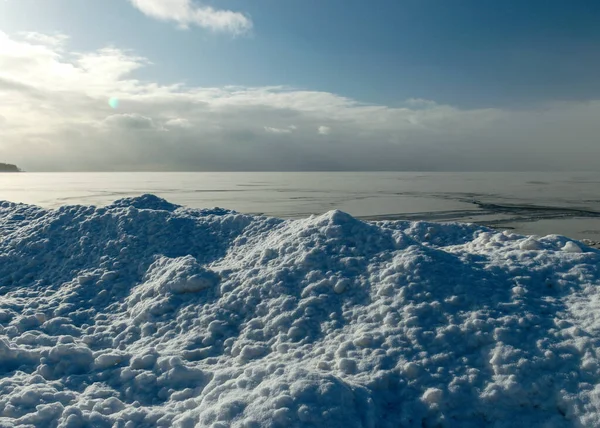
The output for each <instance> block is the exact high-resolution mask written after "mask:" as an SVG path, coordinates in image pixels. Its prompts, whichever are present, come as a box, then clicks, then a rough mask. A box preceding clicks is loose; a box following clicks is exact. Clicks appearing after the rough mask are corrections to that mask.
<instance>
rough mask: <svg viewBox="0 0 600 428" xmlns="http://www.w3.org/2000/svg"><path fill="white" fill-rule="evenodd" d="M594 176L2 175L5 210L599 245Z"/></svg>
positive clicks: (599, 203) (597, 176)
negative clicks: (509, 235) (137, 199)
mask: <svg viewBox="0 0 600 428" xmlns="http://www.w3.org/2000/svg"><path fill="white" fill-rule="evenodd" d="M599 184H600V173H596V172H576V173H575V172H573V173H569V172H560V173H557V172H518V173H515V172H510V173H505V172H471V173H446V172H436V173H433V172H234V173H232V172H217V173H215V172H205V173H197V172H192V173H160V172H157V173H21V174H2V175H0V200H8V201H12V202H24V203H28V204H35V205H39V206H42V207H46V208H56V207H59V206H62V205H74V204H84V205H99V206H101V205H106V204H109V203H111V202H113V201H114V200H116V199H119V198H124V197H131V196H138V195H141V194H145V193H152V194H155V195H157V196H160V197H163V198H165V199H167V200H169V201H170V202H173V203H178V204H182V205H185V206H188V207H192V208H207V207H223V208H228V209H233V210H236V211H239V212H243V213H251V214H256V213H260V214H266V215H269V216H274V217H281V218H302V217H306V216H308V215H310V214H321V213H324V212H327V211H329V210H332V209H339V210H342V211H345V212H348V213H349V214H352V215H353V216H355V217H357V218H361V219H376V220H381V219H406V220H427V221H436V222H437V221H444V222H445V221H459V222H473V223H477V224H482V225H486V226H491V227H495V228H498V229H509V230H514V231H515V232H518V233H522V234H537V235H547V234H561V235H565V236H569V237H571V238H575V239H584V238H587V239H590V240H593V241H600V186H599Z"/></svg>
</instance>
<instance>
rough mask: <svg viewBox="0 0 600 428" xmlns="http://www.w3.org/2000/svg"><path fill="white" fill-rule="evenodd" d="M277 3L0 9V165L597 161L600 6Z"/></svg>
mask: <svg viewBox="0 0 600 428" xmlns="http://www.w3.org/2000/svg"><path fill="white" fill-rule="evenodd" d="M284 3H285V4H284ZM284 3H281V4H273V3H272V2H269V3H267V2H266V0H256V1H253V2H251V3H245V2H241V1H239V0H227V1H225V0H224V1H219V2H214V1H196V0H107V1H103V2H85V3H84V2H70V1H68V0H44V1H42V0H19V1H16V0H6V1H3V2H0V98H1V99H2V102H1V103H0V162H8V163H13V164H16V165H18V166H19V167H21V168H22V169H24V170H26V171H32V172H33V171H39V172H42V171H43V172H52V171H554V170H560V171H589V170H594V169H596V168H597V165H596V163H597V159H598V157H600V145H599V144H598V137H597V136H598V135H599V133H600V121H598V119H597V118H598V117H599V116H600V80H599V79H598V77H597V76H598V74H599V73H600V50H598V49H597V47H598V45H599V44H600V4H595V3H593V4H592V3H590V2H583V1H582V2H578V1H577V2H571V3H568V4H567V3H565V2H561V1H545V2H542V1H532V2H527V3H523V2H519V1H516V0H510V1H507V2H502V3H497V2H495V3H489V2H478V1H474V0H468V1H464V2H460V3H453V2H444V1H433V2H427V3H424V2H419V1H413V0H406V1H404V2H393V1H387V0H386V1H383V2H381V3H378V5H377V7H374V6H373V5H372V4H370V3H368V2H361V1H354V0H353V1H350V2H348V1H342V0H331V1H330V2H327V3H326V4H323V3H316V2H310V1H308V2H307V1H299V0H290V1H288V2H284ZM331 17H335V19H331Z"/></svg>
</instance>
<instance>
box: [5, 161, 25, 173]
mask: <svg viewBox="0 0 600 428" xmlns="http://www.w3.org/2000/svg"><path fill="white" fill-rule="evenodd" d="M0 172H22V171H21V169H20V168H19V167H18V166H17V165H13V164H10V163H1V162H0Z"/></svg>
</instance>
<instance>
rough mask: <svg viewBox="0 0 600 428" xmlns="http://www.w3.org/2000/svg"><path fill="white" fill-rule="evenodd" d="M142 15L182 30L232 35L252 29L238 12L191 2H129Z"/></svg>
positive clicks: (165, 0)
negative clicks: (174, 25) (193, 28)
mask: <svg viewBox="0 0 600 428" xmlns="http://www.w3.org/2000/svg"><path fill="white" fill-rule="evenodd" d="M129 1H130V2H131V3H132V4H133V5H134V6H135V7H136V8H138V9H139V10H140V11H141V12H142V13H144V14H145V15H147V16H150V17H152V18H155V19H159V20H161V21H173V22H176V23H177V24H179V25H180V26H181V27H183V28H187V27H189V26H190V25H196V26H198V27H201V28H205V29H208V30H211V31H220V32H228V33H231V34H234V35H239V34H243V33H246V32H248V31H250V30H251V29H252V20H251V19H250V18H249V17H247V16H246V15H244V14H243V13H240V12H233V11H231V10H222V9H215V8H213V7H210V6H205V5H200V4H196V3H194V2H193V1H192V0H129Z"/></svg>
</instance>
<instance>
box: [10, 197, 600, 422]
mask: <svg viewBox="0 0 600 428" xmlns="http://www.w3.org/2000/svg"><path fill="white" fill-rule="evenodd" d="M599 266H600V252H599V251H597V250H594V249H591V248H589V247H586V246H585V245H583V244H582V243H576V242H573V241H571V240H569V239H567V238H564V237H561V236H554V235H553V236H547V237H524V236H519V235H514V234H510V233H498V232H495V231H492V230H489V229H485V228H481V227H476V226H472V225H458V224H431V223H423V222H417V223H412V222H402V221H398V222H389V221H386V222H376V223H366V222H362V221H359V220H357V219H355V218H353V217H351V216H350V215H348V214H345V213H342V212H339V211H332V212H329V213H327V214H324V215H321V216H313V217H310V218H307V219H302V220H288V221H284V220H279V219H274V218H268V217H261V216H249V215H243V214H239V213H236V212H232V211H227V210H222V209H212V210H191V209H186V208H183V207H180V206H177V205H173V204H170V203H168V202H167V201H164V200H162V199H160V198H157V197H155V196H151V195H144V196H142V197H139V198H131V199H123V200H120V201H117V202H115V203H114V204H113V205H110V206H108V207H103V208H95V207H85V206H69V207H62V208H60V209H57V210H43V209H41V208H37V207H32V206H27V205H20V204H12V203H7V202H4V203H0V295H1V298H0V372H1V374H2V379H1V380H0V426H14V425H24V426H27V425H29V426H40V427H61V428H67V427H68V428H73V427H86V426H93V427H113V426H114V427H127V428H130V427H154V426H163V427H166V426H174V427H181V428H188V427H195V426H197V427H212V428H219V427H230V426H232V427H246V428H250V427H300V426H303V427H311V426H312V427H323V426H328V427H335V426H344V427H348V428H350V427H399V426H402V427H439V426H466V427H480V426H496V427H501V426H523V427H525V426H527V427H530V426H540V427H541V426H543V427H567V426H568V427H572V426H598V425H600V386H599V385H600V360H599V357H600V355H598V353H599V351H598V349H600V348H599V345H600V316H599V315H598V314H600V311H599V309H600V293H599V292H598V285H599V283H600V274H599Z"/></svg>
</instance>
